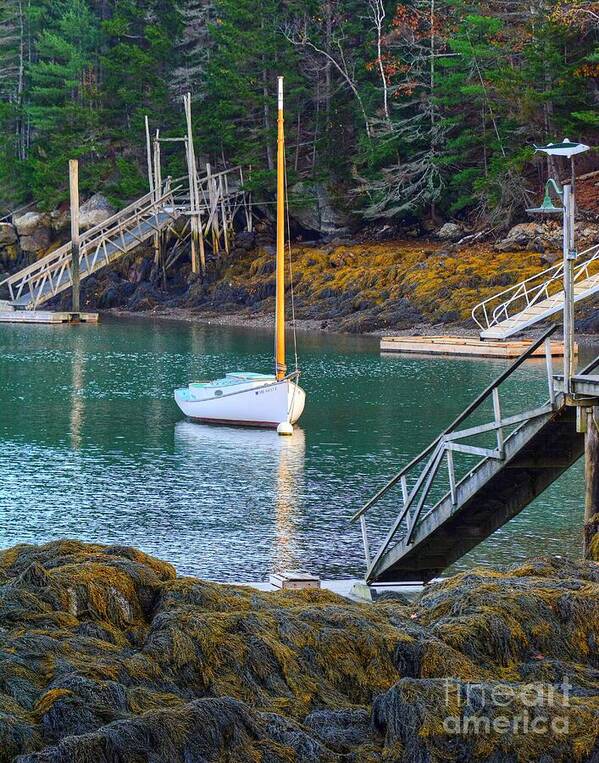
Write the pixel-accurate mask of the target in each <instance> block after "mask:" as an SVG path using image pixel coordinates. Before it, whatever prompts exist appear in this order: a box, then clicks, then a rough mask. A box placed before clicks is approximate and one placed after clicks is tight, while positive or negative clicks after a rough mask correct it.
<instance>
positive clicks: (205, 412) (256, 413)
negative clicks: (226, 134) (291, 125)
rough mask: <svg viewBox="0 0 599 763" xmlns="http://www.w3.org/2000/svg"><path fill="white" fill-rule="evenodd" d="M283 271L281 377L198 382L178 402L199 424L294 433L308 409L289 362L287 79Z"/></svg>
mask: <svg viewBox="0 0 599 763" xmlns="http://www.w3.org/2000/svg"><path fill="white" fill-rule="evenodd" d="M276 264H277V267H276V310H275V373H274V374H272V375H270V374H261V373H253V372H247V371H235V372H233V373H228V374H227V375H226V376H225V377H224V378H222V379H216V380H214V381H208V382H192V383H191V384H188V386H187V387H183V388H181V389H177V390H175V400H176V402H177V405H178V406H179V408H180V409H181V410H182V411H183V413H184V414H185V415H186V416H188V417H189V418H190V419H193V420H194V421H201V422H204V423H210V424H228V425H232V424H233V425H241V426H254V427H270V428H276V429H277V432H278V433H279V434H282V435H290V434H292V433H293V424H295V423H296V421H297V420H298V419H299V417H300V416H301V415H302V412H303V410H304V405H305V402H306V393H305V392H304V390H303V389H302V388H301V387H300V386H299V384H298V379H299V371H297V370H296V371H294V372H293V373H290V374H288V373H287V365H286V362H285V128H284V115H283V78H282V77H279V81H278V150H277V263H276Z"/></svg>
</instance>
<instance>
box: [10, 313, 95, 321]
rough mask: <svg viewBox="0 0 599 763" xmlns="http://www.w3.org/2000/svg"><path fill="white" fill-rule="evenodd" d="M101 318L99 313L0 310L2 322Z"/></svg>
mask: <svg viewBox="0 0 599 763" xmlns="http://www.w3.org/2000/svg"><path fill="white" fill-rule="evenodd" d="M99 319H100V316H99V315H98V313H68V312H66V313H65V312H51V311H50V310H0V323H97V322H98V321H99Z"/></svg>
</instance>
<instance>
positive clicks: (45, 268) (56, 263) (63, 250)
mask: <svg viewBox="0 0 599 763" xmlns="http://www.w3.org/2000/svg"><path fill="white" fill-rule="evenodd" d="M173 193H174V192H173V191H171V190H169V191H168V192H167V193H165V194H164V195H163V196H161V197H160V198H159V199H157V200H156V201H155V200H153V199H152V198H151V197H152V194H151V193H148V194H146V195H145V196H142V197H141V198H140V199H138V200H137V201H135V202H133V203H132V204H130V205H129V206H128V207H125V208H124V209H122V210H121V211H120V212H117V213H116V214H115V215H113V216H112V217H110V218H108V219H107V220H105V221H104V222H102V223H99V224H98V225H96V226H94V227H93V228H90V229H89V230H88V231H85V233H83V234H82V235H81V243H80V246H81V257H83V256H84V254H85V252H84V250H85V249H86V248H87V247H88V246H89V245H90V244H94V243H95V242H96V240H98V239H103V238H108V237H110V236H111V235H112V234H114V233H115V232H117V231H118V229H119V224H124V223H126V222H127V221H131V222H132V223H135V221H136V220H138V219H139V218H140V216H141V215H143V214H144V212H146V213H147V212H149V211H151V210H153V209H158V208H162V207H164V202H165V201H166V200H167V199H168V198H171V197H172V196H173ZM148 201H149V202H150V203H149V204H148V203H147V202H148ZM97 234H100V235H99V236H98V235H97ZM71 250H72V242H70V241H68V242H67V243H66V244H63V245H62V246H61V247H59V248H58V249H55V250H54V251H53V252H50V253H49V254H47V255H45V256H44V257H42V258H40V259H39V260H37V261H36V262H34V263H32V264H31V265H28V266H27V267H25V268H23V269H22V270H19V271H18V272H17V273H13V274H12V275H10V276H8V277H7V278H5V279H4V280H3V281H0V286H4V285H8V287H9V289H10V288H11V286H12V285H13V284H15V283H19V282H21V281H23V280H24V279H27V280H29V281H31V280H33V278H34V277H35V276H36V274H42V273H51V272H52V271H54V270H56V269H57V268H58V267H60V265H61V264H62V263H63V261H64V259H65V257H67V256H68V255H69V254H70V252H71ZM28 276H29V278H27V277H28ZM32 277H33V278H32Z"/></svg>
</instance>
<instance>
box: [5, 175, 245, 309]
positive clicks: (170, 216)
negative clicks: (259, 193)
mask: <svg viewBox="0 0 599 763" xmlns="http://www.w3.org/2000/svg"><path fill="white" fill-rule="evenodd" d="M184 180H185V179H181V180H180V181H174V182H173V181H172V180H171V179H170V178H168V179H167V180H166V181H165V182H164V183H162V182H161V184H160V187H159V189H158V190H153V191H150V192H149V193H147V194H146V195H145V196H142V197H141V198H140V199H137V200H136V201H134V202H133V203H132V204H130V205H129V206H127V207H125V209H122V210H121V211H120V212H117V213H116V214H115V215H113V216H112V217H110V218H108V219H107V220H105V221H104V222H102V223H100V224H99V225H96V226H94V227H93V228H90V229H89V230H88V231H85V232H84V233H82V234H81V236H80V249H79V272H80V279H81V280H83V279H85V278H87V277H88V276H90V275H92V274H93V273H96V272H97V271H98V270H100V269H101V268H104V267H106V266H107V265H110V264H112V263H114V262H115V261H116V260H118V259H120V258H121V257H123V256H124V255H126V254H128V253H129V252H131V251H132V250H133V249H136V248H137V247H138V246H140V245H142V244H145V243H147V242H148V241H150V240H151V239H152V238H155V237H156V236H159V235H161V234H164V233H166V232H167V231H169V230H171V231H173V232H175V230H174V225H175V223H176V222H177V221H178V220H179V218H181V217H185V218H186V220H185V222H184V223H183V225H182V226H181V231H180V232H178V234H177V235H178V236H179V237H181V236H185V233H186V230H187V229H188V228H189V219H190V217H191V214H192V210H191V202H190V195H191V194H190V190H189V187H188V186H186V184H185V182H184ZM195 191H196V193H197V194H198V195H199V198H200V203H199V204H196V205H195V209H194V212H193V214H194V215H195V216H196V219H199V220H200V226H201V230H200V235H202V236H203V237H208V236H209V234H210V235H211V239H212V246H213V248H216V249H218V245H219V244H218V242H219V241H220V240H221V239H222V238H224V242H225V248H226V249H227V251H228V246H229V244H228V242H229V238H228V237H229V235H230V233H231V231H232V226H233V220H234V218H235V216H236V214H237V213H238V211H239V210H240V209H244V210H245V214H246V221H247V220H249V222H248V225H250V224H251V212H250V211H249V207H248V204H247V199H246V194H245V191H244V187H243V171H242V169H241V168H240V167H234V168H232V169H228V170H224V171H223V172H218V173H210V172H206V173H205V174H203V175H199V174H197V173H196V178H195ZM72 260H73V258H72V244H71V242H70V241H69V242H67V243H65V244H64V245H63V246H61V247H59V248H57V249H55V250H54V251H53V252H50V253H49V254H47V255H46V256H44V257H42V258H41V259H39V260H37V261H36V262H34V263H32V264H31V265H28V266H27V267H25V268H23V269H22V270H20V271H18V272H17V273H14V274H12V275H10V276H8V278H5V279H4V280H3V281H0V288H4V289H5V290H7V291H8V299H7V300H2V302H1V303H0V307H1V308H2V309H3V310H36V309H38V308H39V307H40V306H41V305H43V304H44V303H45V302H47V301H49V300H50V299H52V298H53V297H55V296H57V295H58V294H60V293H61V292H63V291H65V290H66V289H69V288H70V287H71V286H72V284H73V280H72Z"/></svg>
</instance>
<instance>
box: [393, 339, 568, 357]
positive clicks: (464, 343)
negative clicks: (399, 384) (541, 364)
mask: <svg viewBox="0 0 599 763" xmlns="http://www.w3.org/2000/svg"><path fill="white" fill-rule="evenodd" d="M532 345H533V340H532V339H519V340H512V341H511V342H506V341H498V340H487V341H483V340H482V339H479V338H478V337H475V336H385V337H382V339H381V352H385V353H401V354H416V355H463V356H468V355H470V356H475V357H479V358H508V359H511V358H517V357H518V356H519V355H521V354H522V353H523V352H525V351H526V350H528V349H529V348H530V347H531V346H532ZM550 349H551V355H552V357H554V358H561V357H563V354H564V345H563V342H551V345H550ZM577 349H578V348H576V350H577ZM530 357H533V358H537V357H538V358H544V357H545V348H544V347H538V348H537V349H536V350H534V351H533V352H532V353H531V355H530Z"/></svg>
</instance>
